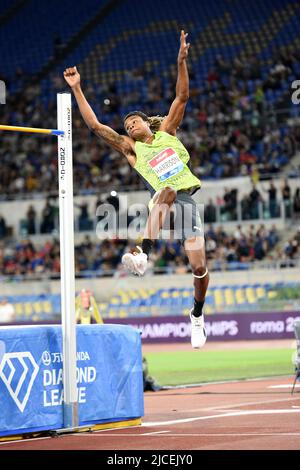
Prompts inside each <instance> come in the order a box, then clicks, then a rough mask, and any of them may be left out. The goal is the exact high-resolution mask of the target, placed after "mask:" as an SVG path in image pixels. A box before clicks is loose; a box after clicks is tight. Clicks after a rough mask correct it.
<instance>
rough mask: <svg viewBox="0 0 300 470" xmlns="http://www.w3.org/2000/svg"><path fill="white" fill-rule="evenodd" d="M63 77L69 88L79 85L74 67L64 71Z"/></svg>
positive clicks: (78, 77)
mask: <svg viewBox="0 0 300 470" xmlns="http://www.w3.org/2000/svg"><path fill="white" fill-rule="evenodd" d="M64 77H65V80H66V82H67V83H68V85H70V87H71V88H74V87H76V86H77V85H79V84H80V75H79V72H78V71H77V68H76V67H70V68H68V69H66V70H65V71H64Z"/></svg>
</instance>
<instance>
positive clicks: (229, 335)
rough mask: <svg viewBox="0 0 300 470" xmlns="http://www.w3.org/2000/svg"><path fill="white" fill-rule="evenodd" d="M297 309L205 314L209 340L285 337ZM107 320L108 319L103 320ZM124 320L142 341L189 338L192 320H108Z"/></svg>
mask: <svg viewBox="0 0 300 470" xmlns="http://www.w3.org/2000/svg"><path fill="white" fill-rule="evenodd" d="M296 319H298V320H300V312H294V313H291V312H274V313H268V312H267V313H265V312H264V313H256V312H255V313H232V314H229V313H222V314H213V315H207V316H206V317H205V326H206V332H207V336H208V340H209V341H233V340H248V339H249V340H251V339H284V338H293V337H294V327H293V325H294V320H296ZM106 321H108V320H106ZM114 321H118V323H126V324H128V325H131V326H133V327H135V328H137V329H138V330H139V331H140V332H141V336H142V341H143V343H159V342H165V343H169V342H173V341H177V342H179V341H181V342H184V341H190V338H191V322H190V320H189V317H186V316H170V317H169V316H168V317H144V318H126V319H118V320H109V322H110V323H113V322H114Z"/></svg>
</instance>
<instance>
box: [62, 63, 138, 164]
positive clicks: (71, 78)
mask: <svg viewBox="0 0 300 470" xmlns="http://www.w3.org/2000/svg"><path fill="white" fill-rule="evenodd" d="M64 77H65V80H66V82H67V83H68V84H69V85H70V87H71V88H72V91H73V93H74V96H75V99H76V101H77V104H78V107H79V109H80V112H81V115H82V117H83V119H84V121H85V123H86V125H87V126H88V128H89V129H91V131H92V132H94V133H95V134H96V135H97V136H98V137H100V138H102V139H103V140H104V141H105V142H106V143H107V144H108V145H110V146H111V147H112V148H113V149H115V150H117V151H118V152H120V153H122V154H123V155H124V156H125V157H126V158H127V160H128V162H129V163H130V165H132V166H134V164H135V151H134V141H133V139H130V138H129V137H127V136H123V135H120V134H118V133H117V132H116V131H114V130H113V129H112V128H111V127H109V126H105V125H104V124H101V123H100V122H99V121H98V119H97V116H96V115H95V113H94V111H93V110H92V108H91V107H90V105H89V103H88V102H87V100H86V98H85V96H84V94H83V91H82V89H81V86H80V75H79V73H78V71H77V68H76V67H71V68H68V69H66V70H65V72H64Z"/></svg>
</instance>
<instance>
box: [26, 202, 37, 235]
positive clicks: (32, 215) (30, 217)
mask: <svg viewBox="0 0 300 470" xmlns="http://www.w3.org/2000/svg"><path fill="white" fill-rule="evenodd" d="M26 217H27V233H28V235H34V234H35V233H36V210H35V208H34V206H33V205H32V204H31V205H30V206H29V207H28V211H27V214H26Z"/></svg>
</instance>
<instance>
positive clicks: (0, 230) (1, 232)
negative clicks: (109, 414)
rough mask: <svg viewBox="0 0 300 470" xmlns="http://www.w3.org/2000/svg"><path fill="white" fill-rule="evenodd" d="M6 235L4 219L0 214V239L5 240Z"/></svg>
mask: <svg viewBox="0 0 300 470" xmlns="http://www.w3.org/2000/svg"><path fill="white" fill-rule="evenodd" d="M6 234H7V227H6V221H5V219H4V217H3V216H2V215H1V214H0V239H2V238H5V237H6Z"/></svg>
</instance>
